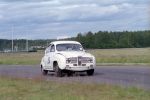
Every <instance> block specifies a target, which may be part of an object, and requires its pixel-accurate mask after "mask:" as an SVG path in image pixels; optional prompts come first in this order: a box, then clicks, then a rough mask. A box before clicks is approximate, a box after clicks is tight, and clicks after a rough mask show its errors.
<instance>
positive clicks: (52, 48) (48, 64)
mask: <svg viewBox="0 0 150 100" xmlns="http://www.w3.org/2000/svg"><path fill="white" fill-rule="evenodd" d="M95 66H96V62H95V57H94V56H93V55H92V54H90V53H87V52H86V51H85V50H84V49H83V47H82V45H81V44H80V43H79V42H77V41H54V42H52V43H50V44H49V46H48V47H47V48H46V50H45V55H44V57H43V58H42V59H41V71H42V74H43V75H46V74H47V73H48V72H55V76H57V77H62V73H67V74H68V75H70V74H71V73H74V72H87V74H88V75H89V76H91V75H93V74H94V68H95Z"/></svg>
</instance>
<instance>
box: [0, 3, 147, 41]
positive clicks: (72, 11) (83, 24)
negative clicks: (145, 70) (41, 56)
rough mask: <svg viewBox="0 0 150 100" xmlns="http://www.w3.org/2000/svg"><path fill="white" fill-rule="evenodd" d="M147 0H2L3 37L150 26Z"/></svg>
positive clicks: (38, 36)
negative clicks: (12, 29) (149, 23)
mask: <svg viewBox="0 0 150 100" xmlns="http://www.w3.org/2000/svg"><path fill="white" fill-rule="evenodd" d="M148 6H149V5H148V3H147V0H118V1H117V0H100V1H99V0H85V1H83V0H75V1H74V0H19V1H18V0H13V1H12V0H0V9H1V10H0V26H1V27H0V38H11V35H9V34H11V27H12V26H13V27H14V35H15V37H16V38H18V37H24V36H25V34H26V29H28V34H29V36H28V38H29V39H40V38H43V39H47V38H57V37H58V36H64V35H62V34H65V35H66V36H71V37H72V36H76V35H77V34H78V33H80V32H88V31H92V32H97V31H99V30H106V31H117V30H143V29H149V28H148V22H149V21H148V20H149V14H148V12H149V10H148Z"/></svg>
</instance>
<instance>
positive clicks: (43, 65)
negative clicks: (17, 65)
mask: <svg viewBox="0 0 150 100" xmlns="http://www.w3.org/2000/svg"><path fill="white" fill-rule="evenodd" d="M41 67H43V69H44V68H45V64H44V57H43V58H42V59H41Z"/></svg>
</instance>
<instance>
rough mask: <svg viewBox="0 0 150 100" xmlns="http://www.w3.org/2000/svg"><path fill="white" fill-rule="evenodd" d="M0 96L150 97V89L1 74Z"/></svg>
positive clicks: (33, 99)
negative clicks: (2, 75) (13, 77)
mask: <svg viewBox="0 0 150 100" xmlns="http://www.w3.org/2000/svg"><path fill="white" fill-rule="evenodd" d="M0 100H150V92H148V91H146V90H142V89H137V88H135V87H130V88H123V87H119V86H111V85H106V84H90V83H79V82H72V83H68V82H50V81H45V80H42V79H40V78H35V79H33V80H29V79H26V78H23V79H11V78H4V77H2V78H0Z"/></svg>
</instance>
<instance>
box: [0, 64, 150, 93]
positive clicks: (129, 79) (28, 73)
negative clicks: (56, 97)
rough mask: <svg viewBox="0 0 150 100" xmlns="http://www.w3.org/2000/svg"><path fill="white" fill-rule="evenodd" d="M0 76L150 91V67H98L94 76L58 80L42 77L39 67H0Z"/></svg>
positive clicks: (84, 75) (51, 74)
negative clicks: (137, 88)
mask: <svg viewBox="0 0 150 100" xmlns="http://www.w3.org/2000/svg"><path fill="white" fill-rule="evenodd" d="M0 76H8V77H27V78H31V79H32V78H44V79H46V80H50V81H67V82H75V81H77V82H88V83H106V84H113V85H120V86H124V87H130V86H136V87H139V88H144V89H146V90H148V91H150V67H146V66H98V67H96V69H95V73H94V75H93V76H87V74H86V73H85V72H83V73H76V74H75V75H74V76H71V77H67V76H64V77H62V78H58V77H55V76H54V73H53V72H49V73H48V75H46V76H42V75H41V70H40V67H39V66H2V65H1V66H0Z"/></svg>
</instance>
